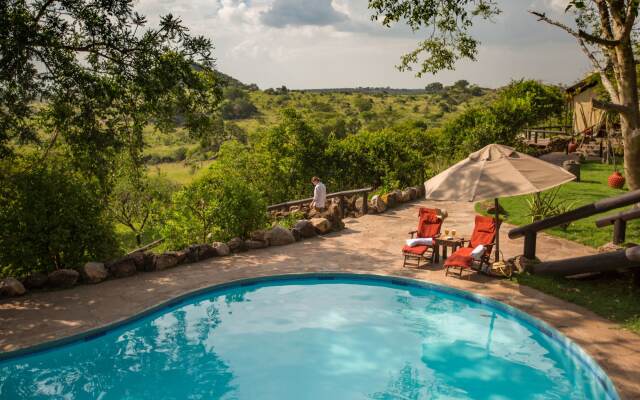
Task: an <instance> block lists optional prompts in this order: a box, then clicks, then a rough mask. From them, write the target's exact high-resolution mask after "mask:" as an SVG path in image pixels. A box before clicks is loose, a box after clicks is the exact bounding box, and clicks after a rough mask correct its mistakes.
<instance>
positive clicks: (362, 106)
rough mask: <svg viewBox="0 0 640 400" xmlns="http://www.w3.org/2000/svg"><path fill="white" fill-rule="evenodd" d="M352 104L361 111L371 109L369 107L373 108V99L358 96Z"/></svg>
mask: <svg viewBox="0 0 640 400" xmlns="http://www.w3.org/2000/svg"><path fill="white" fill-rule="evenodd" d="M353 105H354V106H355V107H356V108H357V109H358V111H360V112H361V113H362V112H366V111H371V109H372V108H373V100H371V99H370V98H368V97H362V96H358V97H356V98H355V99H354V100H353Z"/></svg>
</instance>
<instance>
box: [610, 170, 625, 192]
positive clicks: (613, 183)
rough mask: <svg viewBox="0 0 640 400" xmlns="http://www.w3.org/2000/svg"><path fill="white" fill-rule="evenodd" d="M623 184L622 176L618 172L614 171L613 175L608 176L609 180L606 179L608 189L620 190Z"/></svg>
mask: <svg viewBox="0 0 640 400" xmlns="http://www.w3.org/2000/svg"><path fill="white" fill-rule="evenodd" d="M624 183H625V179H624V176H622V174H620V172H618V171H614V172H613V174H611V175H609V178H607V184H608V185H609V187H612V188H614V189H622V187H623V186H624Z"/></svg>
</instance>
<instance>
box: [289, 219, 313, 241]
mask: <svg viewBox="0 0 640 400" xmlns="http://www.w3.org/2000/svg"><path fill="white" fill-rule="evenodd" d="M293 228H294V229H296V230H297V231H298V232H300V236H301V237H303V238H310V237H314V236H315V235H316V230H315V228H314V227H313V224H312V223H311V222H310V221H309V220H306V219H301V220H300V221H298V222H296V224H295V225H294V227H293Z"/></svg>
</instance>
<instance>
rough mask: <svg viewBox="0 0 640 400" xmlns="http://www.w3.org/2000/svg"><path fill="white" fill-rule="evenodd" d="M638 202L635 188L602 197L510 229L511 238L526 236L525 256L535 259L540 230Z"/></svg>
mask: <svg viewBox="0 0 640 400" xmlns="http://www.w3.org/2000/svg"><path fill="white" fill-rule="evenodd" d="M638 202H640V190H635V191H633V192H629V193H625V194H623V195H620V196H616V197H610V198H607V199H602V200H599V201H596V202H595V203H591V204H587V205H586V206H582V207H578V208H576V209H575V210H571V211H568V212H566V213H563V214H559V215H556V216H553V217H549V218H545V219H543V220H540V221H536V222H534V223H531V224H529V225H524V226H520V227H517V228H514V229H512V230H510V231H509V238H510V239H517V238H519V237H522V236H524V256H525V257H526V258H529V259H534V258H535V257H536V236H537V234H538V232H539V231H541V230H543V229H548V228H553V227H554V226H558V225H563V224H567V223H570V222H573V221H576V220H579V219H583V218H587V217H590V216H592V215H595V214H599V213H601V212H605V211H609V210H613V209H616V208H620V207H625V206H629V205H632V204H635V203H638ZM603 226H604V225H603Z"/></svg>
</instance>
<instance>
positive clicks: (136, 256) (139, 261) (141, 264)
mask: <svg viewBox="0 0 640 400" xmlns="http://www.w3.org/2000/svg"><path fill="white" fill-rule="evenodd" d="M144 255H145V253H144V252H142V251H136V252H135V253H131V254H129V255H128V256H127V257H129V258H131V259H132V260H133V263H134V264H135V265H136V270H138V271H144V270H145V259H144Z"/></svg>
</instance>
